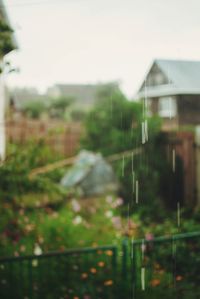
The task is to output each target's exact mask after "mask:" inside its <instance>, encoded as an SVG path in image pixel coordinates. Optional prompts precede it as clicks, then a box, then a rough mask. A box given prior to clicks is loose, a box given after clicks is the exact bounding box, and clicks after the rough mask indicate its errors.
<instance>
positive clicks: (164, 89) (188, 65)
mask: <svg viewBox="0 0 200 299" xmlns="http://www.w3.org/2000/svg"><path fill="white" fill-rule="evenodd" d="M154 64H157V66H158V67H159V69H160V70H161V71H162V72H163V73H164V74H165V75H166V77H167V78H168V81H169V83H168V84H164V85H156V86H148V87H147V90H146V92H147V96H149V97H157V96H163V95H176V94H200V61H189V60H165V59H155V60H154V62H153V64H152V66H153V65H154ZM152 66H151V68H152ZM151 68H150V70H149V72H150V71H151ZM147 75H148V74H147ZM143 96H144V90H142V89H141V88H140V90H139V92H138V94H137V97H143Z"/></svg>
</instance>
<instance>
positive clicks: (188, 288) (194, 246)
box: [131, 232, 200, 299]
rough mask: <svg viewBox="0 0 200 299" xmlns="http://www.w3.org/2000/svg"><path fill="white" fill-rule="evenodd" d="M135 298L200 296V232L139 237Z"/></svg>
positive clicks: (135, 250) (189, 298) (135, 244)
mask: <svg viewBox="0 0 200 299" xmlns="http://www.w3.org/2000/svg"><path fill="white" fill-rule="evenodd" d="M131 251H132V252H131V257H132V267H131V268H132V278H131V280H132V291H133V296H132V298H139V299H143V298H148V299H151V298H152V299H158V298H159V299H160V298H161V297H162V298H165V299H168V298H169V299H171V298H181V299H183V298H184V299H186V298H187V299H197V298H200V232H193V233H185V234H178V235H173V236H166V237H159V238H155V239H152V240H145V239H143V240H135V241H133V242H132V246H131Z"/></svg>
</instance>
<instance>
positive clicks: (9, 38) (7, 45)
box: [0, 0, 17, 159]
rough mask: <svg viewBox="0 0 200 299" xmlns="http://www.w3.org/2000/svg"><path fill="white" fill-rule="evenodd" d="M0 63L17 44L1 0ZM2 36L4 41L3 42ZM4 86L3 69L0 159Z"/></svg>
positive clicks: (0, 135)
mask: <svg viewBox="0 0 200 299" xmlns="http://www.w3.org/2000/svg"><path fill="white" fill-rule="evenodd" d="M0 26H1V28H0V39H1V43H0V65H1V66H2V65H3V59H4V56H5V55H6V54H8V53H9V52H11V51H12V50H14V49H15V48H16V47H17V45H16V41H15V39H14V36H13V34H12V30H11V29H10V22H9V20H8V16H7V13H6V10H5V6H4V3H3V1H2V0H0ZM4 38H5V39H6V41H5V42H4ZM5 101H6V95H5V86H4V81H3V70H2V68H1V70H0V159H3V158H4V156H5V144H6V138H5V119H4V117H5Z"/></svg>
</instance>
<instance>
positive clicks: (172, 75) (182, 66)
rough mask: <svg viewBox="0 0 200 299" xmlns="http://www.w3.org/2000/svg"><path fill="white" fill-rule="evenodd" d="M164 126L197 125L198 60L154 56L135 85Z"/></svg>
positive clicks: (199, 103) (199, 113)
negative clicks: (166, 58)
mask: <svg viewBox="0 0 200 299" xmlns="http://www.w3.org/2000/svg"><path fill="white" fill-rule="evenodd" d="M136 97H137V99H141V100H142V99H144V98H145V99H146V101H147V107H148V113H149V114H151V115H155V114H157V115H159V116H161V117H162V118H163V125H164V128H172V127H177V126H187V125H199V124H200V61H188V60H164V59H155V60H154V61H153V63H152V64H151V66H150V68H149V70H148V72H147V74H146V76H145V78H144V80H143V82H142V84H141V87H140V88H139V90H138V92H137V95H136Z"/></svg>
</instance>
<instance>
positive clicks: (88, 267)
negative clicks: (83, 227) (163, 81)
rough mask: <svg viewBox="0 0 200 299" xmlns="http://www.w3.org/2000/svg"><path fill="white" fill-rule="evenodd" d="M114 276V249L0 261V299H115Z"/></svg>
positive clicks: (81, 250)
mask: <svg viewBox="0 0 200 299" xmlns="http://www.w3.org/2000/svg"><path fill="white" fill-rule="evenodd" d="M116 273H117V248H116V247H115V246H104V247H97V248H85V249H80V250H68V251H65V252H62V253H60V252H59V253H58V252H55V253H47V254H42V255H39V256H26V257H12V258H6V259H0V283H1V285H0V298H1V299H7V298H8V299H25V298H26V299H36V298H37V299H40V298H41V299H56V298H58V299H60V298H63V299H67V298H70V299H71V298H85V299H89V298H102V297H103V298H115V292H114V291H115V285H116V277H117V275H116Z"/></svg>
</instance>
